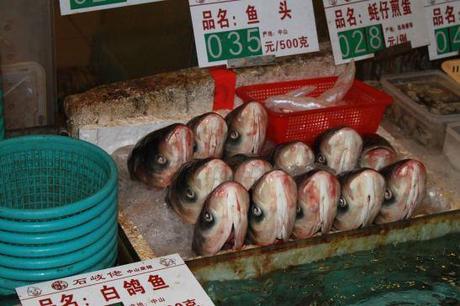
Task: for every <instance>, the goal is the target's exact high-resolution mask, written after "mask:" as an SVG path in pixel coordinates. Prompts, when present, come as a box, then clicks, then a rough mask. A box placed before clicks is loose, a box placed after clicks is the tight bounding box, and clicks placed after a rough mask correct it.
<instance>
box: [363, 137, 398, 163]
mask: <svg viewBox="0 0 460 306" xmlns="http://www.w3.org/2000/svg"><path fill="white" fill-rule="evenodd" d="M396 158H397V154H396V151H395V149H394V148H393V147H392V146H391V144H390V143H389V142H388V141H387V140H386V139H385V138H383V137H382V136H380V135H378V134H370V135H366V136H364V137H363V151H362V153H361V157H360V161H359V163H360V166H361V167H362V168H371V169H374V170H377V171H379V170H381V169H383V168H385V167H386V166H389V165H391V164H393V163H394V162H395V161H396Z"/></svg>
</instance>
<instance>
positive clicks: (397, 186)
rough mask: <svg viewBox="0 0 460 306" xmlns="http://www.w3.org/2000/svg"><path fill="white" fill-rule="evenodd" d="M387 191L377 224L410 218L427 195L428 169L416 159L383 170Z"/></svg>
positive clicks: (376, 220)
mask: <svg viewBox="0 0 460 306" xmlns="http://www.w3.org/2000/svg"><path fill="white" fill-rule="evenodd" d="M381 173H382V174H383V175H384V177H385V180H386V183H387V189H386V192H385V201H384V202H383V204H382V209H381V210H380V213H379V215H378V216H377V218H376V219H375V223H378V224H381V223H388V222H395V221H399V220H403V219H407V218H410V217H411V216H412V214H413V213H414V210H415V209H416V207H417V206H418V205H419V204H420V203H421V202H422V201H423V198H424V197H425V193H426V168H425V166H424V165H423V164H422V163H421V162H419V161H418V160H414V159H406V160H401V161H399V162H397V163H395V164H393V165H390V166H388V167H386V168H384V169H382V170H381Z"/></svg>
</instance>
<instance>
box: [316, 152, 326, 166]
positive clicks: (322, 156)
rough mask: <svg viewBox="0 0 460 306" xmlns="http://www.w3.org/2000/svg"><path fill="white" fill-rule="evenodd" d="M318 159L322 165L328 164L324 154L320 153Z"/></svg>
mask: <svg viewBox="0 0 460 306" xmlns="http://www.w3.org/2000/svg"><path fill="white" fill-rule="evenodd" d="M317 159H318V163H320V164H326V157H324V155H323V154H321V153H319V154H318V158H317Z"/></svg>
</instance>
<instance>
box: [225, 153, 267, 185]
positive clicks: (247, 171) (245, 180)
mask: <svg viewBox="0 0 460 306" xmlns="http://www.w3.org/2000/svg"><path fill="white" fill-rule="evenodd" d="M270 170H272V165H271V164H270V163H269V162H267V161H266V160H263V159H258V158H250V159H248V160H246V161H244V162H242V163H240V164H239V165H238V166H237V167H235V172H234V178H233V179H234V180H235V181H237V182H238V183H240V184H241V185H243V186H244V188H246V190H250V189H251V188H252V186H253V185H254V184H255V183H256V182H257V181H258V180H259V179H260V178H261V177H262V176H263V175H264V174H265V173H267V172H268V171H270Z"/></svg>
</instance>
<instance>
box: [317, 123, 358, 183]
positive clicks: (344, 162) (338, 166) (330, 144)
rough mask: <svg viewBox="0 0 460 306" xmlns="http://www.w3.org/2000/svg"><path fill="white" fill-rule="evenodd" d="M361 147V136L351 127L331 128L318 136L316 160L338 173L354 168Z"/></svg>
mask: <svg viewBox="0 0 460 306" xmlns="http://www.w3.org/2000/svg"><path fill="white" fill-rule="evenodd" d="M362 147H363V140H362V138H361V136H360V135H359V134H358V133H357V132H356V131H355V130H353V129H352V128H349V127H342V128H336V129H331V130H328V131H326V132H325V133H324V134H322V135H321V136H320V137H319V138H318V141H317V144H316V151H317V152H316V154H317V156H316V160H317V162H318V163H320V164H324V165H327V166H328V167H329V168H331V169H332V170H334V171H335V173H336V174H337V175H339V174H341V173H343V172H347V171H351V170H353V169H355V167H356V166H357V164H358V159H359V157H360V155H361V150H362Z"/></svg>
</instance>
